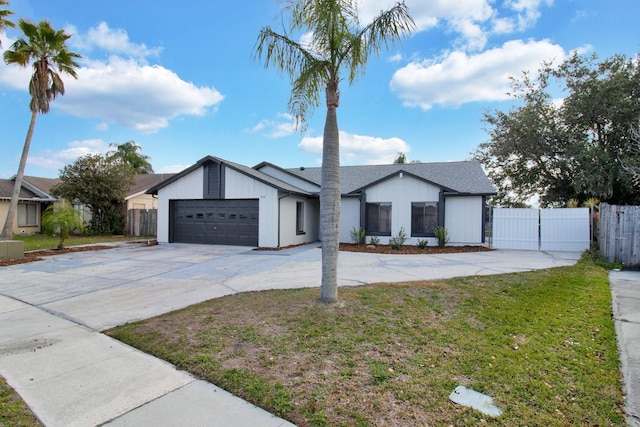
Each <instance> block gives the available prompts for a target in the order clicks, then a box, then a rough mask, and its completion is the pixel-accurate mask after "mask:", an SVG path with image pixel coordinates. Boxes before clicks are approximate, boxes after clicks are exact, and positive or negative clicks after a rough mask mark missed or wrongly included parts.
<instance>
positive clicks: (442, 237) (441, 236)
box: [434, 227, 449, 248]
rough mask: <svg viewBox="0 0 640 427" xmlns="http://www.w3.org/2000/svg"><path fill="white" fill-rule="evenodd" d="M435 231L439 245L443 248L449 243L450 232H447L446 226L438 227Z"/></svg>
mask: <svg viewBox="0 0 640 427" xmlns="http://www.w3.org/2000/svg"><path fill="white" fill-rule="evenodd" d="M434 233H435V235H436V239H438V246H440V247H441V248H443V247H445V246H446V245H447V243H449V234H448V233H447V229H446V228H444V227H436V229H435V231H434Z"/></svg>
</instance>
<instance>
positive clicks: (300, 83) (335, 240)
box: [255, 0, 415, 302]
mask: <svg viewBox="0 0 640 427" xmlns="http://www.w3.org/2000/svg"><path fill="white" fill-rule="evenodd" d="M359 1H360V0H300V1H297V2H292V3H291V5H290V6H289V7H288V10H289V11H290V13H291V20H290V31H291V32H292V33H296V32H306V34H305V36H306V37H304V38H303V39H308V40H309V42H308V43H305V42H301V41H295V40H293V39H291V38H290V37H289V35H288V33H287V32H285V33H284V34H279V33H277V32H275V31H273V30H272V29H271V28H270V27H265V28H263V29H262V30H261V31H260V34H259V36H258V39H257V41H256V51H255V57H256V59H257V60H259V61H263V60H264V65H265V68H268V67H269V66H272V67H275V68H277V69H279V70H280V71H281V72H282V73H284V74H286V75H288V77H289V79H290V80H291V85H292V89H291V95H290V97H289V104H288V108H289V111H290V112H291V114H292V115H293V116H294V117H295V118H296V120H297V123H298V124H299V125H301V127H302V130H304V129H305V128H306V126H305V123H306V118H307V115H308V114H309V113H310V112H311V111H312V110H313V109H314V108H315V107H317V106H318V105H319V104H320V97H321V95H320V92H321V91H322V90H324V94H325V102H326V106H327V115H326V119H325V125H324V135H323V143H322V147H323V149H322V175H321V189H320V239H321V240H322V285H321V290H320V300H321V301H323V302H334V301H336V300H337V299H338V282H337V269H338V251H339V244H340V236H339V230H340V202H341V200H340V197H341V191H340V151H339V149H340V142H339V133H338V120H337V114H336V109H337V108H338V106H339V104H340V91H339V88H338V86H339V83H340V81H341V80H342V79H343V73H344V75H345V76H346V77H347V78H348V81H349V84H352V83H353V82H354V81H355V80H356V78H357V77H359V76H361V75H363V74H364V71H365V66H366V64H367V60H368V58H369V55H370V54H372V53H373V54H379V53H380V51H381V50H382V48H387V47H389V45H393V44H394V43H395V42H397V41H399V40H400V39H401V38H402V37H404V36H406V35H408V34H409V33H410V32H411V31H412V30H413V29H414V27H415V24H414V22H413V19H412V18H411V15H410V14H409V10H408V8H407V6H406V5H405V4H404V3H397V4H396V5H395V6H394V7H392V8H390V9H388V10H387V11H383V12H381V13H380V15H378V16H377V17H376V18H375V19H374V20H373V21H371V22H370V23H369V24H367V25H366V26H364V27H361V26H360V23H359V20H358V6H357V5H358V2H359Z"/></svg>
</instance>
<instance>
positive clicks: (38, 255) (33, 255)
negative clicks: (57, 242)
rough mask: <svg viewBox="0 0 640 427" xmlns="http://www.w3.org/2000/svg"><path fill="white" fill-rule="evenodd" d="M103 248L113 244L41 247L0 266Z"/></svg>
mask: <svg viewBox="0 0 640 427" xmlns="http://www.w3.org/2000/svg"><path fill="white" fill-rule="evenodd" d="M104 249H113V246H105V245H93V246H74V247H71V248H64V249H41V250H37V251H29V252H25V253H24V258H19V259H5V260H2V261H0V267H6V266H8V265H17V264H25V263H27V262H34V261H41V260H42V259H43V258H42V257H45V256H51V255H62V254H68V253H72V252H87V251H101V250H104Z"/></svg>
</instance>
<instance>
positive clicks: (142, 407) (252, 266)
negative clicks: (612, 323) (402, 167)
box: [0, 244, 580, 427]
mask: <svg viewBox="0 0 640 427" xmlns="http://www.w3.org/2000/svg"><path fill="white" fill-rule="evenodd" d="M579 256H580V254H579V253H546V252H538V251H533V252H528V251H492V252H479V253H461V254H448V255H427V256H425V255H415V256H412V255H374V254H360V253H350V252H341V253H340V257H339V285H340V286H349V285H358V284H362V283H373V282H401V281H409V280H420V279H439V278H449V277H454V276H468V275H482V274H498V273H506V272H514V271H527V270H533V269H543V268H548V267H556V266H562V265H572V264H574V263H575V262H576V261H577V259H578V258H579ZM320 259H321V251H320V250H319V249H318V248H317V245H310V246H306V247H300V248H293V249H290V250H285V251H279V252H269V251H264V252H261V251H252V250H248V249H247V248H240V247H220V246H208V245H179V244H172V245H159V246H149V247H147V246H136V245H125V246H123V247H119V248H116V249H111V250H104V251H96V252H84V253H75V254H69V255H58V256H55V257H50V258H48V259H46V260H44V261H39V262H35V263H29V264H21V265H16V266H11V267H4V268H1V269H0V324H1V325H3V328H2V329H0V375H2V376H3V377H5V378H6V379H7V382H8V383H9V385H11V386H12V387H13V388H14V389H15V390H16V391H17V392H18V393H19V394H20V395H21V396H22V397H23V398H24V400H25V401H26V402H27V404H28V405H29V406H30V407H31V408H32V410H33V411H34V413H35V414H36V416H38V417H39V418H40V419H41V420H42V421H43V422H44V424H45V425H47V426H95V425H107V424H108V425H110V426H146V425H153V426H177V425H179V426H187V427H189V426H214V427H215V426H251V427H256V426H267V427H269V426H286V425H291V424H290V423H288V422H286V421H284V420H282V419H279V418H276V417H274V416H273V415H271V414H269V413H267V412H265V411H264V410H262V409H259V408H256V407H255V406H252V405H250V404H248V403H246V402H244V401H242V400H241V399H238V398H236V397H234V396H232V395H230V394H229V393H226V392H224V391H223V390H221V389H219V388H217V387H215V386H213V385H211V384H209V383H206V382H203V381H198V380H196V379H195V378H193V377H192V376H191V375H189V374H186V373H184V372H181V371H179V370H177V369H175V368H174V367H173V366H171V365H169V364H167V363H165V362H164V361H161V360H159V359H156V358H154V357H151V356H149V355H147V354H144V353H142V352H139V351H137V350H135V349H133V348H131V347H128V346H126V345H124V344H122V343H120V342H118V341H115V340H113V339H111V338H109V337H107V336H105V335H103V334H101V333H100V332H99V331H101V330H103V329H105V328H109V327H111V326H115V325H118V324H122V323H126V322H129V321H133V320H138V319H143V318H147V317H151V316H154V315H158V314H161V313H165V312H167V311H170V310H174V309H178V308H182V307H185V306H188V305H191V304H194V303H197V302H200V301H204V300H208V299H211V298H216V297H220V296H222V295H228V294H233V293H237V292H245V291H257V290H264V289H276V288H300V287H316V286H318V285H319V278H320V268H321V267H320V262H321V260H320ZM4 325H11V327H4Z"/></svg>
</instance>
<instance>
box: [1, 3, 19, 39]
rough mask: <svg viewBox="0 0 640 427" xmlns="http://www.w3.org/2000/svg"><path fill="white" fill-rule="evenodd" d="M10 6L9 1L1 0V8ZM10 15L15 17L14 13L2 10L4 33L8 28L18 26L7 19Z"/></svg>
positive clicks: (2, 28)
mask: <svg viewBox="0 0 640 427" xmlns="http://www.w3.org/2000/svg"><path fill="white" fill-rule="evenodd" d="M8 5H9V2H8V1H7V0H0V7H2V6H8ZM10 15H13V12H11V11H10V10H8V9H0V31H3V30H4V29H5V28H7V27H12V28H13V27H15V26H16V24H14V23H13V22H11V21H9V20H8V19H7V17H8V16H10ZM0 47H2V41H0Z"/></svg>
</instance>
